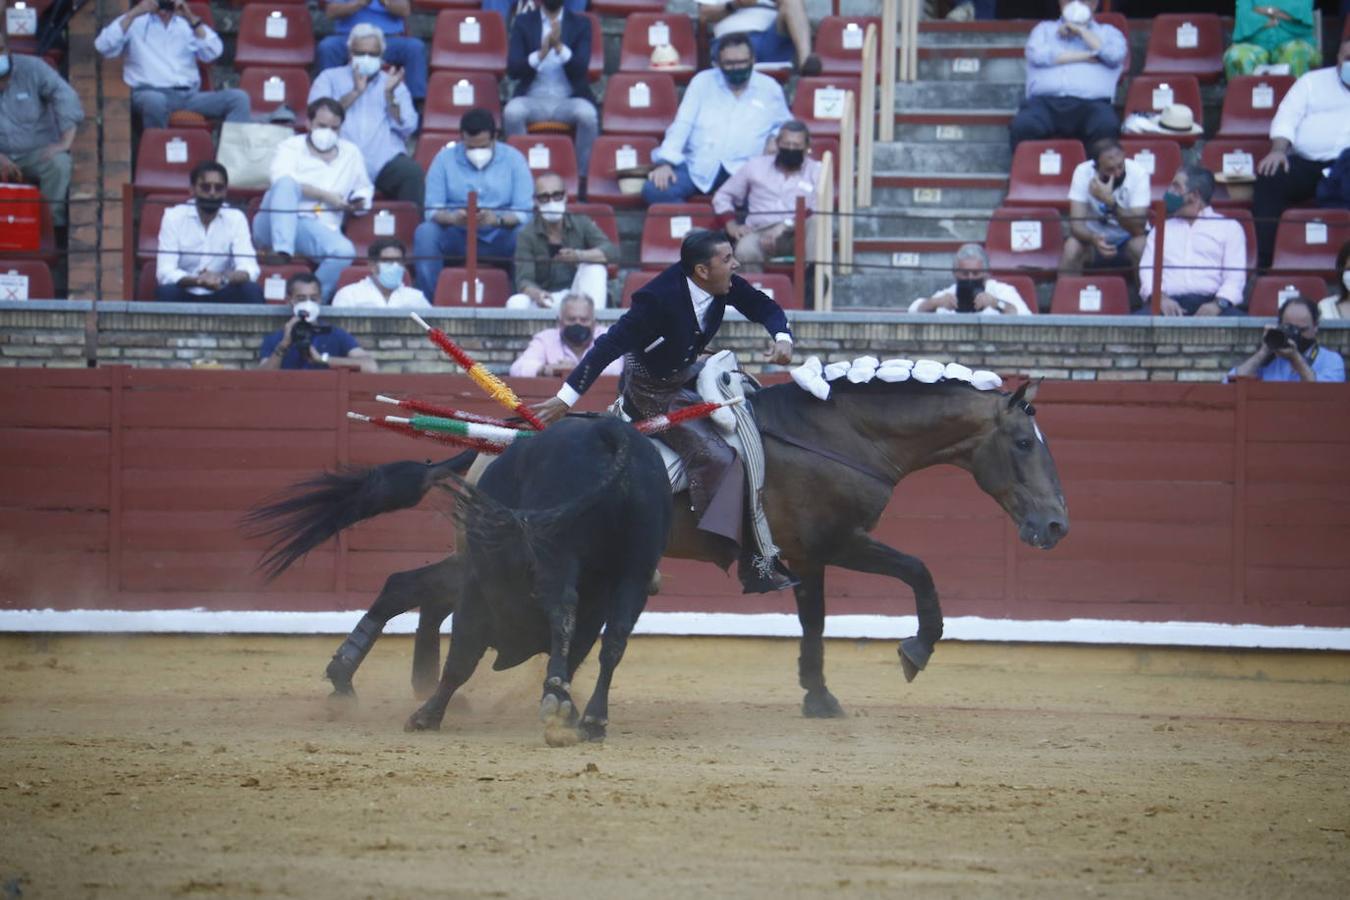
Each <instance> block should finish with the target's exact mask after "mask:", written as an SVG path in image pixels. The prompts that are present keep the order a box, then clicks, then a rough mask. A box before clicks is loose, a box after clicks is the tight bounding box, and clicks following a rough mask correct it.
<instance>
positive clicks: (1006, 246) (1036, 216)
mask: <svg viewBox="0 0 1350 900" xmlns="http://www.w3.org/2000/svg"><path fill="white" fill-rule="evenodd" d="M984 249H985V252H987V253H988V254H989V268H990V270H991V271H993V272H1012V273H1016V272H1019V271H1022V272H1023V274H1027V275H1030V276H1031V277H1032V278H1033V279H1034V280H1036V281H1047V280H1049V279H1051V278H1053V277H1054V275H1055V270H1056V269H1057V268H1058V266H1059V257H1060V253H1061V251H1062V250H1063V249H1064V227H1063V225H1062V224H1061V223H1060V219H1059V210H1056V209H1049V208H1044V207H1042V208H1035V207H1015V208H1009V207H999V208H998V209H996V210H994V215H993V217H992V218H991V219H990V221H989V234H988V236H987V237H986V238H985V241H984Z"/></svg>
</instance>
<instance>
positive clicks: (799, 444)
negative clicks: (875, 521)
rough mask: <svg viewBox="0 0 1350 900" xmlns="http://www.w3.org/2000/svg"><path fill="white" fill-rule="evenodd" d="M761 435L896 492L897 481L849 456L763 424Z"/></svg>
mask: <svg viewBox="0 0 1350 900" xmlns="http://www.w3.org/2000/svg"><path fill="white" fill-rule="evenodd" d="M759 433H760V434H761V435H763V436H764V437H770V438H773V439H774V440H776V441H782V442H783V443H784V444H788V445H789V446H792V447H796V448H798V449H799V450H805V451H806V452H808V453H814V454H816V455H817V456H823V457H825V458H826V459H828V460H832V461H834V462H837V463H839V464H840V465H841V466H848V467H849V468H850V469H852V470H853V471H855V472H861V473H862V474H864V475H866V476H867V477H868V478H874V479H876V480H877V481H879V482H881V483H882V484H884V485H886V490H888V491H893V490H895V485H896V481H895V480H894V479H892V478H890V477H889V476H887V475H886V474H885V473H884V472H881V471H879V470H877V469H874V468H872V467H871V466H869V465H867V464H866V463H862V462H858V461H857V460H856V459H849V458H848V457H847V456H844V455H843V454H841V453H835V452H834V451H833V450H828V449H826V448H825V447H818V446H816V445H814V444H808V443H806V442H805V441H801V440H798V439H797V438H794V437H789V436H788V435H786V434H783V433H782V432H781V431H775V430H774V429H772V428H766V427H765V426H764V425H762V424H761V425H760V428H759Z"/></svg>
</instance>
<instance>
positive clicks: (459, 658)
mask: <svg viewBox="0 0 1350 900" xmlns="http://www.w3.org/2000/svg"><path fill="white" fill-rule="evenodd" d="M464 600H465V602H464V603H463V604H462V605H461V612H460V614H459V615H457V616H455V622H454V625H453V626H452V627H451V630H450V652H449V653H448V654H446V657H445V671H443V672H442V673H441V680H440V683H439V684H437V685H436V690H435V692H434V693H433V694H432V695H431V697H429V698H428V699H427V702H426V703H423V704H422V706H421V708H419V709H418V710H417V712H415V713H413V714H412V715H411V716H409V717H408V721H407V722H406V723H405V724H404V726H403V730H404V731H436V730H438V729H439V728H440V727H441V720H442V719H444V718H445V707H446V705H447V704H448V703H449V702H450V698H451V697H452V696H453V695H454V693H455V691H457V690H458V689H459V687H460V685H462V684H464V682H466V681H468V680H469V678H470V676H472V675H473V670H474V669H476V668H477V667H478V661H479V660H481V659H482V658H483V654H484V653H486V652H487V648H488V622H487V619H486V617H485V613H484V612H482V610H483V602H482V598H481V597H477V596H473V597H471V596H466V597H465V598H464Z"/></svg>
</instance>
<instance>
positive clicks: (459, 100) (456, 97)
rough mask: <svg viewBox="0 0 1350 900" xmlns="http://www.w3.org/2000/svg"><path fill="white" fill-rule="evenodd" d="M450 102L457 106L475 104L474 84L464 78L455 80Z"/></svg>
mask: <svg viewBox="0 0 1350 900" xmlns="http://www.w3.org/2000/svg"><path fill="white" fill-rule="evenodd" d="M450 102H451V103H453V104H454V105H455V106H473V84H472V83H471V82H469V81H466V80H463V79H461V80H459V81H457V82H455V86H454V88H453V89H452V90H451V97H450Z"/></svg>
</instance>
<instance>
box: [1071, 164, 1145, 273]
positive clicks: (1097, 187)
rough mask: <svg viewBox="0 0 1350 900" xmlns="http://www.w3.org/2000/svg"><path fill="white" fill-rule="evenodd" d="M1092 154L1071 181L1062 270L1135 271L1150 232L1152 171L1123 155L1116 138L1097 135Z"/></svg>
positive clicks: (1076, 171)
mask: <svg viewBox="0 0 1350 900" xmlns="http://www.w3.org/2000/svg"><path fill="white" fill-rule="evenodd" d="M1089 157H1090V158H1089V159H1088V160H1087V161H1086V162H1081V163H1079V164H1078V167H1077V168H1075V169H1074V170H1073V181H1072V182H1071V183H1070V185H1069V237H1068V239H1066V240H1065V241H1064V255H1063V256H1061V257H1060V260H1059V271H1061V272H1069V273H1078V272H1082V271H1083V268H1084V266H1087V267H1088V268H1091V269H1099V268H1129V269H1130V270H1131V271H1133V270H1134V268H1135V266H1137V265H1138V264H1139V257H1140V255H1141V254H1142V253H1143V252H1144V241H1145V240H1146V237H1147V232H1148V205H1149V202H1150V194H1149V177H1148V171H1147V170H1145V169H1144V167H1143V166H1141V165H1139V163H1137V162H1135V161H1134V160H1132V159H1129V158H1127V157H1126V156H1125V151H1124V150H1123V149H1122V148H1121V146H1120V141H1119V140H1117V139H1116V138H1102V139H1101V140H1099V141H1097V143H1095V144H1093V145H1092V147H1091V148H1090V153H1089Z"/></svg>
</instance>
